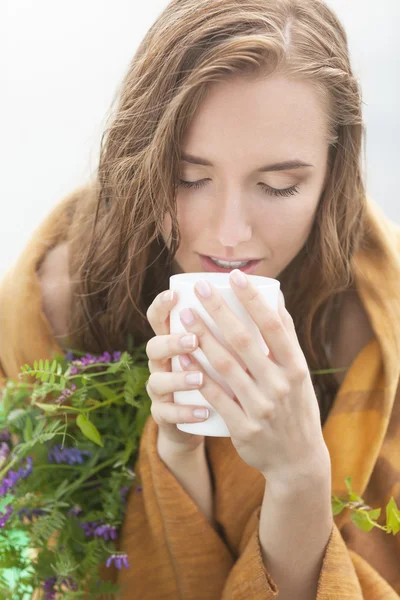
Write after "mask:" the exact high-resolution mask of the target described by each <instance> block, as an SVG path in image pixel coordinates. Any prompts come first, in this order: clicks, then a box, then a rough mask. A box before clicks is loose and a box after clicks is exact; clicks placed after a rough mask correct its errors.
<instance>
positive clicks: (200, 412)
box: [193, 408, 209, 419]
mask: <svg viewBox="0 0 400 600" xmlns="http://www.w3.org/2000/svg"><path fill="white" fill-rule="evenodd" d="M208 414H209V412H208V408H195V409H194V411H193V416H195V417H196V419H208Z"/></svg>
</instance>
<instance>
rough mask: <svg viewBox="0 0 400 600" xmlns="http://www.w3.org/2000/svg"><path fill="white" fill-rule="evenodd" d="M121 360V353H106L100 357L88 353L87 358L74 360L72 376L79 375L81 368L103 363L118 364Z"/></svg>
mask: <svg viewBox="0 0 400 600" xmlns="http://www.w3.org/2000/svg"><path fill="white" fill-rule="evenodd" d="M120 358H121V352H113V353H112V355H111V354H110V352H104V353H103V354H101V355H100V356H96V355H94V354H89V353H87V354H86V355H85V356H83V357H81V358H78V359H75V360H72V362H71V365H72V366H71V368H70V375H77V374H78V373H79V372H80V368H81V367H88V366H90V365H91V366H95V365H101V364H102V363H111V362H118V361H119V360H120Z"/></svg>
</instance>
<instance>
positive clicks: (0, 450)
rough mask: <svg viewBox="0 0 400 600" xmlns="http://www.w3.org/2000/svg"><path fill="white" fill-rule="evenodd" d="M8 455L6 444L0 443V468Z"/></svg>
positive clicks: (8, 450) (8, 449)
mask: <svg viewBox="0 0 400 600" xmlns="http://www.w3.org/2000/svg"><path fill="white" fill-rule="evenodd" d="M9 455H10V448H9V447H8V444H6V442H1V443H0V467H1V465H3V464H4V463H5V462H6V460H7V458H8V457H9Z"/></svg>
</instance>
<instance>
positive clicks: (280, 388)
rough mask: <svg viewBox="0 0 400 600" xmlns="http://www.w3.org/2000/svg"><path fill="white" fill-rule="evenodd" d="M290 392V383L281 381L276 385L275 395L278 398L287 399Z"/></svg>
mask: <svg viewBox="0 0 400 600" xmlns="http://www.w3.org/2000/svg"><path fill="white" fill-rule="evenodd" d="M289 392H290V385H289V383H285V382H281V383H279V384H277V385H275V395H276V397H277V399H278V400H285V398H287V396H288V395H289Z"/></svg>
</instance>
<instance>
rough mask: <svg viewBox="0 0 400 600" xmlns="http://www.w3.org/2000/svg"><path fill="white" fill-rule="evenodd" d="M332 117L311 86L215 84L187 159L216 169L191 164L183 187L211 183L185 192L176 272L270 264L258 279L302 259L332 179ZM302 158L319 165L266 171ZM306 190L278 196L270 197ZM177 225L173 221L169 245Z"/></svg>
mask: <svg viewBox="0 0 400 600" xmlns="http://www.w3.org/2000/svg"><path fill="white" fill-rule="evenodd" d="M325 131H326V115H325V114H324V112H323V109H322V106H321V104H320V101H319V98H318V95H317V92H316V91H315V89H314V88H313V86H312V85H311V84H310V83H309V82H305V81H295V80H289V79H287V77H285V76H284V75H283V74H274V75H273V76H271V77H268V78H265V77H264V78H262V79H253V80H250V79H247V80H244V79H240V78H236V79H232V80H229V81H224V82H220V83H218V84H214V85H213V86H212V87H211V88H210V90H209V93H208V95H207V96H206V98H205V100H204V101H203V103H202V104H201V105H200V106H199V107H198V109H197V112H196V114H195V116H194V118H193V120H192V122H191V124H190V127H189V128H188V131H187V132H186V136H185V138H184V141H183V147H182V151H183V153H185V154H186V153H189V154H192V155H195V156H197V157H201V158H205V159H208V161H209V162H211V163H212V164H213V165H214V166H203V165H196V164H191V163H188V162H185V161H183V160H182V162H181V179H182V180H185V181H190V182H194V181H200V180H206V181H205V182H204V184H205V185H204V186H203V187H201V188H199V189H187V188H184V187H179V188H178V192H177V210H178V221H179V225H180V231H181V236H182V242H181V244H180V247H179V249H178V251H177V254H176V257H175V262H174V265H173V267H174V268H173V272H174V274H175V273H182V272H199V271H203V270H204V269H203V267H202V265H201V262H200V256H199V254H205V255H212V256H218V257H224V258H226V259H228V260H235V259H241V258H261V259H262V262H261V263H260V264H259V265H258V267H257V269H256V270H255V271H254V274H255V275H263V276H265V277H274V278H275V277H277V276H278V275H279V273H280V272H281V271H283V270H284V269H285V267H286V266H287V265H288V264H289V263H290V262H291V261H292V260H293V259H294V257H295V256H296V255H297V254H298V252H299V251H300V250H301V248H302V247H303V245H304V243H305V242H306V240H307V238H308V236H309V233H310V231H311V228H312V224H313V221H314V217H315V213H316V210H317V207H318V203H319V199H320V197H321V194H322V192H323V189H324V185H325V182H326V176H327V161H328V142H327V140H326V136H325ZM293 159H298V160H299V161H302V162H305V163H307V164H311V165H313V166H312V167H301V168H297V169H291V170H290V169H286V170H282V171H275V172H274V171H271V172H264V173H263V172H257V171H258V169H260V168H261V167H263V166H264V165H270V164H272V163H276V162H283V161H287V160H293ZM260 183H264V184H266V185H267V186H270V187H272V188H275V189H280V190H282V189H286V188H289V187H291V186H297V189H298V193H294V194H292V195H288V196H287V197H281V196H274V195H271V194H269V193H268V192H267V191H265V190H264V189H262V188H261V186H260V185H259V184H260ZM170 232H171V220H170V217H169V216H167V217H166V218H165V222H164V230H163V237H164V241H165V243H166V244H167V245H168V246H169V245H170V242H169V234H170Z"/></svg>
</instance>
